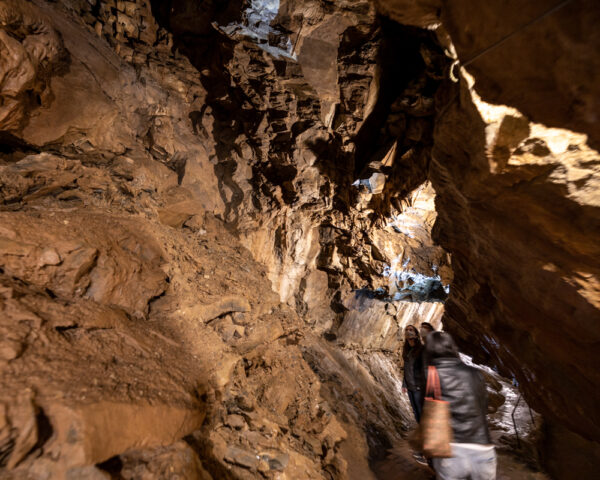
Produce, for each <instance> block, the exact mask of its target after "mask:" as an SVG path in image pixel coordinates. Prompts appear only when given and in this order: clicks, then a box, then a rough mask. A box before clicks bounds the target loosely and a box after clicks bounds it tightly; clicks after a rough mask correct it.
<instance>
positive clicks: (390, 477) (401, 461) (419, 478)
mask: <svg viewBox="0 0 600 480" xmlns="http://www.w3.org/2000/svg"><path fill="white" fill-rule="evenodd" d="M496 453H497V454H498V470H497V480H515V479H519V480H549V477H548V476H547V475H545V474H543V473H541V472H536V471H533V470H531V468H530V467H529V466H527V465H526V464H524V463H523V461H522V459H518V458H517V457H516V456H515V455H514V454H513V453H512V452H506V451H503V450H500V451H499V450H498V449H497V450H496ZM372 468H373V472H374V475H375V478H376V479H377V480H402V479H407V480H408V479H410V480H430V479H434V478H435V474H434V473H433V471H432V470H430V469H429V468H427V467H424V466H421V465H419V464H418V463H416V462H415V461H414V460H413V457H412V452H411V449H410V447H409V446H408V443H406V442H403V443H399V444H397V445H395V446H394V448H392V449H391V450H389V452H388V456H387V458H386V459H385V460H382V461H380V462H376V463H375V464H374V465H373V467H372Z"/></svg>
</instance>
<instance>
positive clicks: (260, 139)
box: [0, 0, 600, 478]
mask: <svg viewBox="0 0 600 480" xmlns="http://www.w3.org/2000/svg"><path fill="white" fill-rule="evenodd" d="M541 3H543V2H540V5H539V7H540V10H539V11H538V10H537V9H536V10H535V12H534V11H533V7H532V6H529V7H528V8H527V9H526V10H527V11H524V12H520V13H522V14H523V15H524V14H525V13H527V14H529V13H531V14H532V15H533V16H534V17H535V15H538V16H539V15H540V14H543V12H545V11H546V10H544V8H546V9H548V8H550V6H549V5H548V6H543V5H541ZM574 3H577V2H574ZM581 3H582V4H583V6H584V7H585V8H588V9H590V8H591V7H589V6H586V5H588V4H587V3H586V2H585V1H582V2H581ZM511 5H513V4H512V3H511ZM567 7H568V8H571V7H572V6H565V7H564V8H567ZM494 8H496V7H494V6H487V5H486V6H484V7H483V6H473V5H470V4H469V2H468V1H464V2H438V1H433V0H432V1H422V2H404V1H402V0H398V1H387V2H384V1H376V2H370V1H358V2H356V1H352V2H350V1H341V2H325V1H318V0H308V1H307V0H287V1H280V2H273V1H269V2H265V1H262V0H252V1H250V2H243V1H233V0H232V1H228V2H202V3H201V4H200V3H198V2H195V1H192V0H170V1H165V2H158V1H149V0H136V1H113V0H99V1H87V0H59V1H55V2H47V1H44V0H32V1H24V2H17V1H11V0H5V1H2V2H0V27H1V28H0V42H1V46H2V50H1V52H2V60H3V62H2V64H1V65H0V95H1V98H2V102H1V103H0V139H1V141H2V142H1V143H2V146H1V149H0V154H1V162H0V216H1V217H2V223H0V281H1V283H2V288H1V290H0V292H1V294H2V297H0V298H2V300H1V301H0V309H2V312H3V316H2V324H1V328H2V332H3V335H2V340H1V341H0V375H1V376H0V382H1V384H2V386H3V389H2V391H3V392H7V393H6V394H4V393H3V394H2V398H0V405H2V407H0V464H1V466H2V468H4V469H5V470H6V471H7V472H9V473H7V475H11V476H12V478H19V475H25V474H26V473H27V474H28V475H33V476H34V477H35V475H38V476H39V475H42V473H43V472H45V471H50V472H53V474H55V475H56V476H57V478H60V476H61V475H62V476H65V475H70V476H71V477H72V476H73V475H75V476H77V475H79V476H84V475H89V476H91V477H92V478H93V476H94V475H95V476H96V477H97V478H105V477H106V475H108V474H110V475H113V476H121V477H123V478H140V476H143V475H147V476H148V475H149V476H155V477H156V476H158V477H160V476H161V475H163V474H164V472H166V469H167V468H171V467H172V468H174V469H176V470H177V473H179V474H181V475H182V476H185V475H188V476H191V477H194V476H195V477H199V478H210V477H211V476H212V477H214V478H255V477H256V476H258V475H262V476H264V477H266V478H276V477H277V478H306V477H308V478H346V477H348V476H349V477H350V478H352V475H357V476H359V477H360V478H374V477H372V476H373V475H374V473H373V470H372V468H374V465H375V463H376V462H378V461H381V460H383V458H382V455H383V454H384V452H385V451H386V449H388V448H390V447H392V446H393V445H397V444H402V442H403V439H402V436H403V434H404V433H403V432H404V431H405V430H406V428H408V426H409V425H410V424H411V420H410V413H409V412H410V410H409V406H408V404H407V401H406V398H405V397H403V396H402V394H401V392H400V389H399V385H400V371H399V368H400V367H401V365H400V364H399V361H398V360H399V359H398V350H399V348H400V345H401V342H402V336H401V332H402V331H403V329H404V328H405V327H406V325H408V324H418V323H420V322H421V321H430V322H432V323H434V324H435V325H439V323H440V321H443V323H444V328H447V329H449V330H450V331H452V333H453V334H455V335H456V336H457V337H458V338H459V340H460V341H461V345H462V346H464V348H465V350H467V351H469V352H470V353H473V354H476V357H475V359H476V360H480V361H485V362H487V363H490V364H494V365H495V366H496V367H497V368H498V369H500V370H501V371H502V372H503V373H504V374H505V375H509V376H513V375H514V377H515V378H516V379H517V380H518V381H519V383H520V384H521V386H522V388H523V389H524V391H525V392H526V394H527V399H528V401H529V402H530V403H531V404H532V405H533V406H534V407H535V408H536V409H537V410H539V411H540V412H542V413H543V414H544V416H545V417H546V418H547V419H548V420H549V423H548V425H549V426H548V428H547V432H548V435H547V444H546V450H547V452H556V451H563V449H562V448H559V445H560V441H559V440H558V439H559V437H560V435H558V434H557V433H556V432H560V431H561V429H562V428H564V427H559V426H557V425H556V423H561V424H563V425H566V427H568V428H569V429H571V430H573V431H575V432H577V434H575V433H570V434H569V435H572V436H573V438H576V439H577V442H580V444H581V445H583V447H582V448H584V449H586V451H590V452H593V451H595V450H594V449H595V448H596V446H595V444H592V443H589V441H590V440H594V439H597V438H598V425H600V422H599V421H598V419H597V418H596V417H595V416H594V412H595V409H594V408H595V407H594V405H595V402H596V400H597V398H596V397H597V395H596V392H595V385H597V383H598V378H597V368H596V367H597V365H596V364H597V360H596V359H595V357H594V355H593V352H594V349H595V347H596V344H597V340H598V338H597V337H598V333H599V332H598V328H597V322H595V319H596V318H597V311H598V281H597V278H598V270H599V268H598V265H597V258H599V256H598V252H597V245H596V243H597V242H594V239H595V238H596V237H597V230H598V221H597V220H598V218H597V214H596V213H597V212H596V211H597V207H598V200H597V195H596V192H595V187H596V186H597V181H598V180H597V179H598V161H597V160H598V154H597V152H596V151H595V150H593V147H594V142H595V141H596V139H595V135H596V133H597V132H595V130H594V126H595V123H594V121H593V118H594V117H593V112H594V110H593V108H594V99H595V97H596V96H595V95H594V88H595V86H596V84H597V82H595V81H594V79H595V78H596V76H597V69H596V68H595V66H596V60H597V59H596V58H595V57H594V56H593V55H590V52H589V50H588V49H587V46H584V45H583V44H582V38H584V37H585V38H590V39H592V41H596V39H597V36H596V35H597V34H595V33H594V32H592V31H590V32H589V35H587V36H584V37H582V36H578V32H577V28H575V27H574V25H578V26H581V28H582V29H583V31H587V30H586V29H589V28H590V25H591V24H592V23H590V22H591V21H592V20H593V18H594V17H593V16H589V17H585V18H584V17H583V16H582V14H581V12H582V11H583V10H577V9H573V8H571V9H570V10H568V12H570V13H569V15H567V16H565V17H564V18H565V19H566V20H568V21H566V22H564V23H559V22H557V20H556V17H552V16H551V15H548V16H547V18H548V21H547V23H543V21H542V20H543V19H541V20H540V21H539V22H536V23H535V29H542V30H541V31H538V30H535V32H529V31H528V30H527V32H528V34H529V33H531V34H533V33H535V36H536V38H537V37H538V36H539V35H541V34H542V33H543V32H546V31H547V32H550V33H551V34H552V35H553V38H556V39H558V40H557V42H558V43H557V44H558V45H559V48H557V49H556V51H554V50H553V51H552V52H549V51H548V50H547V48H546V46H545V44H544V45H539V42H533V41H532V42H530V43H528V44H527V48H523V49H522V50H520V52H519V55H516V54H513V55H512V56H511V55H508V54H507V53H506V51H507V50H504V49H505V48H508V46H510V42H517V44H518V45H521V44H519V43H518V42H525V43H527V42H528V41H529V40H528V39H530V37H527V36H524V37H519V36H515V37H511V40H506V42H505V43H503V46H502V49H500V47H498V49H495V50H493V51H492V52H491V53H490V54H489V55H488V54H487V53H486V56H485V57H481V60H479V59H476V60H475V59H474V58H475V57H474V56H473V55H474V53H475V52H477V51H479V50H478V49H476V48H474V47H471V46H470V45H477V46H486V45H492V44H493V42H495V41H496V40H497V37H496V34H498V35H500V34H504V32H510V31H512V29H511V28H509V27H514V26H515V25H516V23H515V25H513V24H512V23H510V19H514V17H515V15H516V14H512V13H511V15H507V17H506V19H505V20H502V21H500V20H498V24H496V23H494V22H492V21H491V20H489V21H486V22H481V21H480V18H484V19H488V18H490V17H493V18H498V19H499V18H500V17H502V16H501V15H498V13H497V12H495V10H494ZM511 8H512V7H511ZM536 8H537V7H536ZM377 9H379V12H381V13H384V14H385V15H388V16H390V17H391V19H389V18H386V17H381V16H379V15H378V10H377ZM478 9H479V10H478ZM529 10H531V12H530V11H529ZM508 11H509V12H512V10H511V9H509V10H508ZM467 12H469V13H470V12H479V13H478V14H477V15H473V16H472V18H471V17H468V18H467V17H465V15H466V13H467ZM478 15H481V17H479V16H478ZM502 18H504V17H502ZM544 18H546V17H544ZM394 20H395V21H394ZM544 21H545V20H544ZM440 22H441V26H440ZM503 22H508V23H505V24H503ZM488 23H489V24H493V25H494V28H488V27H489V25H488ZM500 24H502V25H500ZM518 25H519V26H521V27H522V26H523V24H521V23H518ZM424 27H426V28H424ZM527 28H529V27H527ZM532 28H533V27H532ZM544 29H546V30H544ZM446 32H449V35H448V34H447V33H446ZM465 32H467V33H465ZM468 32H471V33H470V34H468ZM519 38H520V39H519ZM540 38H542V37H540ZM540 49H541V50H540ZM508 51H511V50H510V49H509V50H508ZM512 51H513V52H514V50H512ZM499 52H504V53H503V54H502V55H500V53H499ZM573 52H577V54H576V55H575V54H573ZM492 53H493V55H500V56H499V57H498V58H495V57H493V55H492ZM507 55H508V57H510V58H509V59H507V58H506V56H507ZM536 55H540V58H545V57H544V55H547V56H548V58H552V59H553V61H554V62H555V65H557V67H556V68H555V70H553V75H547V74H546V72H541V71H538V70H537V69H536V68H534V67H531V65H537V63H536V58H535V56H536ZM5 59H6V61H5ZM458 60H462V61H463V64H466V63H467V62H469V61H470V63H469V65H466V67H460V65H459V64H458V62H457V61H458ZM504 60H506V62H508V61H509V60H510V62H511V63H506V64H507V65H508V64H510V65H511V66H512V68H513V71H510V72H508V73H507V72H505V71H500V70H501V69H502V68H503V67H501V66H502V65H504V64H505V63H502V61H504ZM519 62H521V63H525V64H527V66H526V67H524V66H523V67H522V66H521V64H520V63H519ZM569 62H571V63H569ZM578 62H579V63H578ZM538 63H539V62H538ZM575 63H577V65H579V66H578V67H577V68H578V69H576V68H573V69H571V65H572V64H575ZM582 63H584V64H585V65H586V66H587V67H588V68H589V72H590V74H589V75H583V74H581V73H579V74H578V75H574V72H575V73H576V72H581V70H580V68H581V64H582ZM553 65H554V64H553ZM563 71H566V72H567V73H565V76H563V73H561V72H563ZM540 77H544V78H543V79H542V80H543V81H542V80H540V82H541V83H540V85H543V86H544V88H540V89H539V90H537V91H536V95H520V96H516V97H515V96H514V92H529V91H530V90H531V88H530V87H529V85H528V84H527V81H526V79H531V78H540ZM578 78H580V79H581V81H580V83H577V81H578V80H577V79H578ZM473 82H475V83H473ZM567 87H568V88H567ZM559 91H560V95H558V93H559ZM579 94H581V95H580V96H579ZM573 98H580V99H581V103H573V102H571V100H572V99H573ZM545 102H546V103H545ZM568 102H571V104H572V105H574V106H573V108H572V110H569V112H571V113H572V115H571V116H570V117H569V116H568V115H567V114H566V113H565V111H566V110H565V108H566V107H565V105H566V104H567V103H568ZM499 103H506V104H509V105H511V106H510V107H508V106H505V105H499ZM554 104H556V105H558V106H560V108H558V107H557V109H556V110H553V109H550V108H548V107H547V105H550V106H551V105H554ZM545 105H546V107H545V108H543V107H544V106H545ZM517 108H518V110H517ZM561 109H562V110H561ZM550 126H551V127H561V128H560V129H559V128H549V127H550ZM564 128H570V129H571V130H572V131H571V130H569V131H567V130H564ZM577 132H582V133H577ZM584 133H585V134H588V135H589V137H586V136H585V135H584ZM588 138H589V139H588ZM434 224H435V226H434ZM434 240H435V241H434ZM435 242H438V243H439V244H440V245H441V246H439V245H436V244H435ZM450 254H451V255H452V256H450ZM249 287H250V288H249ZM443 302H446V303H445V304H444V303H443ZM548 367H550V368H548ZM490 385H496V387H497V385H500V383H494V382H492V381H491V382H490ZM502 385H504V384H502ZM5 387H6V388H5ZM492 390H494V388H493V387H491V390H490V392H491V395H492V396H493V397H494V398H495V400H494V402H495V405H496V407H498V405H499V404H500V403H501V401H503V400H502V399H503V398H504V397H506V398H509V397H510V398H511V399H512V400H511V401H515V398H516V397H515V395H514V393H513V392H512V391H511V390H510V389H509V387H508V386H506V385H505V386H501V387H500V389H498V388H496V389H495V390H494V392H495V393H493V392H492ZM500 391H502V392H503V393H502V394H499V392H500ZM67 392H68V393H67ZM507 392H508V393H507ZM500 397H502V398H500ZM574 398H575V401H574V400H573V399H574ZM509 403H510V402H509ZM506 408H507V407H505V409H506ZM499 411H500V410H499ZM504 413H506V412H504ZM156 416H161V418H164V419H165V421H163V422H162V423H161V425H158V426H154V425H152V426H147V427H146V424H147V423H148V422H147V419H148V418H153V417H156ZM150 423H151V422H150ZM498 425H499V427H498V431H502V430H504V429H506V426H505V424H503V423H502V422H499V423H498ZM71 427H72V428H71ZM72 431H75V432H76V433H77V435H76V436H77V440H76V441H74V442H71V443H70V441H69V442H68V441H66V440H65V439H68V438H71V437H69V435H70V432H72ZM136 432H137V433H136ZM577 435H581V436H577ZM117 438H118V439H119V441H116V440H114V439H117ZM100 439H106V441H104V440H102V441H101V440H100ZM586 442H588V443H586ZM575 443H576V442H574V443H573V444H575ZM67 444H68V445H67ZM567 453H568V452H567ZM552 458H554V459H555V460H554V462H553V464H554V466H553V468H554V471H555V472H559V473H557V475H560V474H564V472H563V473H560V472H561V470H560V469H561V468H563V467H562V466H563V465H566V464H567V463H566V462H565V461H564V460H562V459H559V460H556V458H558V457H557V456H555V455H553V457H552ZM94 464H97V465H98V467H94V466H93V465H94ZM557 465H558V466H557ZM503 468H504V467H503ZM586 468H587V467H586ZM40 472H42V473H40ZM69 472H70V473H69ZM107 472H108V473H107ZM353 472H354V473H353ZM357 472H358V473H357ZM413 473H414V472H413ZM414 475H416V476H414V478H418V475H419V473H414ZM582 475H584V474H582ZM8 478H11V477H10V476H9V477H8ZM40 478H41V477H40Z"/></svg>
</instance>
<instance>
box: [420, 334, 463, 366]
mask: <svg viewBox="0 0 600 480" xmlns="http://www.w3.org/2000/svg"><path fill="white" fill-rule="evenodd" d="M425 353H426V354H427V358H428V359H429V360H434V359H436V358H444V357H446V358H447V357H455V358H457V357H458V347H457V346H456V343H454V339H453V338H452V336H451V335H450V334H449V333H446V332H431V333H430V334H429V335H428V336H427V343H426V345H425Z"/></svg>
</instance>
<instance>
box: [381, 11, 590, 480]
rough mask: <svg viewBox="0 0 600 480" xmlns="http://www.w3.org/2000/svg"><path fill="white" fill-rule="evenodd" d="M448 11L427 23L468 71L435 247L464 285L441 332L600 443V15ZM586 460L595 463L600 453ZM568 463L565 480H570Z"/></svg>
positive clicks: (443, 136)
mask: <svg viewBox="0 0 600 480" xmlns="http://www.w3.org/2000/svg"><path fill="white" fill-rule="evenodd" d="M386 3H388V4H389V5H390V7H389V8H388V10H387V11H388V12H389V13H390V14H391V15H392V16H393V17H394V16H395V18H397V19H398V20H399V21H402V20H404V18H405V17H403V16H402V14H401V13H394V11H393V9H392V8H391V7H393V6H394V5H401V4H402V3H403V2H394V1H390V2H386ZM417 3H418V4H419V8H421V9H425V8H429V6H430V2H417ZM438 4H439V5H438V6H439V11H438V19H439V20H438V19H432V18H430V16H428V15H427V14H425V15H423V17H422V18H423V21H424V22H425V21H426V20H427V19H429V20H428V23H429V25H432V24H434V23H436V22H438V21H441V23H442V25H443V27H444V28H445V30H447V31H448V33H449V34H450V37H449V38H450V39H451V41H452V43H453V45H454V47H455V48H456V52H457V53H458V59H459V60H460V61H461V62H462V63H468V66H466V71H465V70H463V75H462V78H461V80H460V83H459V85H457V86H452V85H451V84H450V83H449V84H448V85H447V86H445V87H444V88H443V89H441V90H440V91H439V92H438V96H437V100H438V104H439V110H438V111H439V114H438V116H437V117H436V130H435V133H434V138H435V141H434V144H435V146H434V149H433V152H432V158H433V163H432V165H431V168H430V176H431V179H432V182H433V185H434V187H435V189H436V193H437V195H438V196H437V210H438V223H437V225H436V228H435V238H436V240H437V241H439V242H440V244H441V245H442V246H444V247H445V248H446V249H447V250H448V251H449V252H451V253H452V255H453V257H452V258H453V270H454V274H455V279H454V283H453V287H452V295H451V296H450V299H449V302H448V303H447V304H446V314H445V316H444V325H446V326H447V328H449V329H450V331H452V332H453V333H455V334H456V335H457V336H459V337H460V338H461V339H462V340H463V345H464V346H465V347H466V348H467V347H468V345H473V344H479V345H483V346H484V348H485V350H486V351H487V352H488V353H489V356H490V357H491V358H494V361H495V362H497V364H498V365H500V366H502V367H503V368H505V369H506V371H508V372H510V373H511V374H513V375H514V376H515V377H516V378H517V379H518V380H519V382H520V384H521V387H522V388H524V390H525V391H526V393H527V394H528V399H529V400H530V401H531V402H532V404H533V405H534V407H535V408H538V409H540V410H541V411H543V412H544V413H545V414H546V415H547V417H548V418H549V419H550V418H551V419H554V420H559V421H560V422H563V423H564V424H566V425H568V426H569V428H571V429H573V430H575V431H577V432H579V433H580V434H581V435H583V436H585V437H586V438H588V439H594V440H598V438H600V437H599V433H600V432H599V430H598V426H599V425H600V423H599V418H598V417H597V409H596V408H595V407H594V406H593V405H595V404H596V403H597V402H598V392H597V385H598V381H599V380H600V379H599V378H598V376H597V371H598V365H597V355H596V354H595V353H594V352H595V351H596V350H597V345H598V339H599V333H600V330H598V328H599V327H598V326H599V325H600V324H599V323H598V319H599V318H600V316H599V315H600V314H599V312H598V308H599V303H598V302H599V299H600V291H599V285H600V284H599V283H598V278H599V275H600V271H599V266H600V265H599V264H598V258H600V257H599V253H600V252H599V251H598V242H597V241H596V239H597V238H598V234H599V229H598V228H599V226H600V224H599V216H598V204H599V202H600V200H599V196H598V175H599V170H598V159H599V155H598V152H597V151H596V150H594V149H593V147H597V139H598V130H597V128H598V122H597V121H596V112H597V102H598V98H600V96H599V95H598V91H597V88H598V78H599V75H600V68H599V65H598V61H599V58H598V55H597V53H596V52H597V50H598V45H599V38H598V33H597V31H596V29H595V28H594V26H593V25H594V24H595V23H597V15H598V9H597V7H596V6H594V5H592V3H591V2H576V3H572V2H562V3H561V4H560V8H559V9H558V10H552V7H554V6H555V4H553V2H535V4H534V3H532V4H529V5H527V6H526V8H522V7H523V5H522V3H519V2H508V3H507V4H506V5H502V7H500V6H499V5H492V4H491V3H489V2H488V3H485V4H483V3H481V2H470V1H464V2H463V1H461V2H438ZM500 9H501V10H500ZM546 12H549V13H548V14H547V15H545V13H546ZM533 20H536V21H535V22H533V23H531V24H530V21H533ZM409 21H411V22H412V21H414V19H412V20H410V19H409ZM514 32H516V33H514ZM513 33H514V34H513ZM509 35H510V37H509V38H508V36H509ZM505 37H507V38H506V40H505V41H503V42H502V43H500V44H498V45H497V46H495V45H496V42H498V41H500V40H502V39H504V38H505ZM442 38H444V37H443V36H442ZM489 47H493V48H489ZM484 52H485V53H484ZM479 54H481V56H479ZM470 75H472V76H473V78H471V76H470ZM480 95H481V98H480ZM486 102H490V103H486ZM494 104H500V105H494ZM505 105H510V107H506V106H505ZM535 122H538V123H535ZM548 127H560V128H548ZM563 129H570V130H563ZM576 132H581V133H576ZM583 134H587V135H588V137H586V135H583ZM551 437H552V438H553V439H554V440H553V441H554V442H556V441H557V440H556V439H557V438H558V437H559V435H555V434H552V435H551ZM574 438H575V437H574V436H573V439H574ZM579 442H581V439H579ZM575 443H576V442H575V440H573V445H575ZM562 447H563V448H562V450H563V451H566V450H569V451H571V450H570V449H566V450H565V449H564V447H565V445H564V444H562ZM576 448H584V449H585V450H586V451H588V452H589V454H590V455H591V456H592V457H594V455H596V454H595V453H593V452H594V451H597V444H596V446H594V445H593V444H588V445H586V446H585V447H573V450H575V449H576ZM552 450H553V451H554V452H558V451H561V449H560V448H552ZM561 463H563V464H567V463H568V461H567V460H566V459H564V458H562V459H561V460H557V461H556V462H555V463H554V467H553V468H554V469H555V470H554V472H555V474H556V475H557V476H565V475H572V474H573V472H574V470H572V471H571V472H570V473H568V472H567V470H566V469H561V468H558V467H557V465H559V464H561ZM591 463H593V461H592V462H591ZM581 464H582V465H586V466H585V467H582V469H581V472H585V471H586V470H585V469H586V468H588V470H587V472H588V473H581V475H582V476H586V475H587V474H589V472H590V471H592V470H591V469H590V467H589V465H590V464H589V462H587V461H584V462H581Z"/></svg>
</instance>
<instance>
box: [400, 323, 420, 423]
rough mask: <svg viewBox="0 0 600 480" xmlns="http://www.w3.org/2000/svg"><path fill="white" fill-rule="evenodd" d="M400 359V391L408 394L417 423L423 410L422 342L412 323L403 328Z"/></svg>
mask: <svg viewBox="0 0 600 480" xmlns="http://www.w3.org/2000/svg"><path fill="white" fill-rule="evenodd" d="M402 359H403V360H404V379H403V382H402V392H403V393H406V394H408V398H409V400H410V405H411V407H412V410H413V413H414V414H415V420H416V421H417V423H419V422H420V421H421V412H422V411H423V385H424V376H423V344H422V343H421V339H420V338H419V331H418V330H417V328H416V327H415V326H413V325H409V326H408V327H406V329H405V330H404V347H403V348H402Z"/></svg>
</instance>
